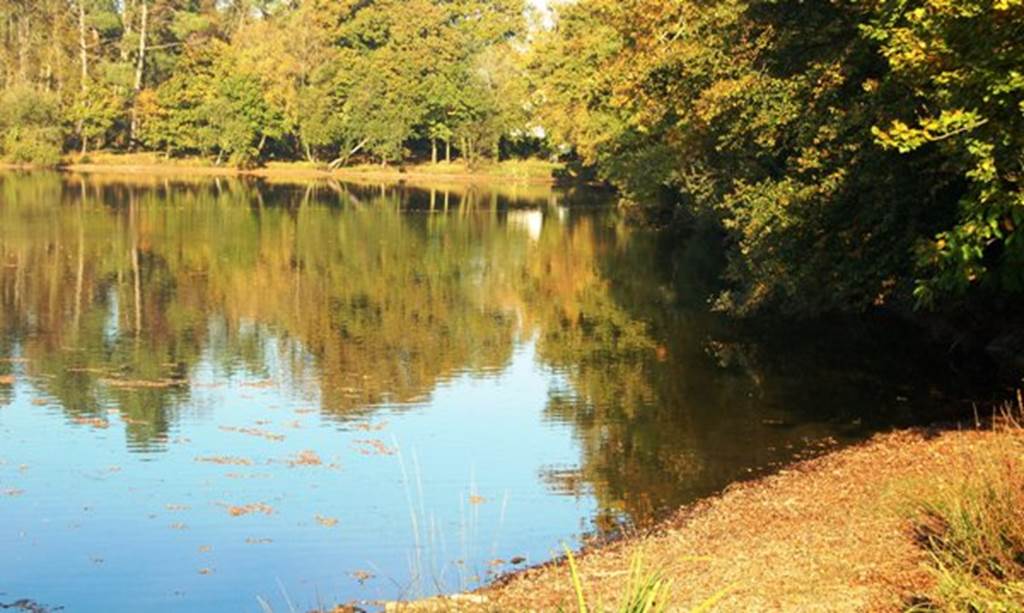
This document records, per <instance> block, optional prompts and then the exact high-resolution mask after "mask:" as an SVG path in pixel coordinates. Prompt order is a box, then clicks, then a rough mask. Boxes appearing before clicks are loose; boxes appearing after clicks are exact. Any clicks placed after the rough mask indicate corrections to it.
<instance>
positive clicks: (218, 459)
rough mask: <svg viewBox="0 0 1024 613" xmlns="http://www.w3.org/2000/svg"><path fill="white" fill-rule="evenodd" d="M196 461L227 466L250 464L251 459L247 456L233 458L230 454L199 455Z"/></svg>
mask: <svg viewBox="0 0 1024 613" xmlns="http://www.w3.org/2000/svg"><path fill="white" fill-rule="evenodd" d="M196 462H206V463H208V464H222V465H229V466H252V460H250V459H248V458H233V457H231V456H205V457H203V456H200V457H198V458H196Z"/></svg>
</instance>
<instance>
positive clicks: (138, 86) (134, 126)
mask: <svg viewBox="0 0 1024 613" xmlns="http://www.w3.org/2000/svg"><path fill="white" fill-rule="evenodd" d="M148 21H149V5H148V4H146V0H142V15H141V19H140V24H139V56H138V58H136V61H135V88H134V93H135V95H134V101H135V102H136V104H137V103H138V100H139V92H141V91H142V79H143V76H144V75H145V71H146V24H147V22H148ZM136 104H133V105H132V123H131V127H130V128H129V132H128V144H129V146H133V145H134V144H135V138H136V134H137V133H138V129H139V111H138V109H137V108H136Z"/></svg>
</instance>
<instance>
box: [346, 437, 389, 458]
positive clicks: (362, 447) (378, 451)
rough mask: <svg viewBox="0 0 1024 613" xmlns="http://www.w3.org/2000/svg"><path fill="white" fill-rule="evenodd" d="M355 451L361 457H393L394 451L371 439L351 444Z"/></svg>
mask: <svg viewBox="0 0 1024 613" xmlns="http://www.w3.org/2000/svg"><path fill="white" fill-rule="evenodd" d="M352 444H353V445H354V446H355V447H356V451H357V452H358V453H360V454H362V455H395V450H394V449H392V448H390V447H388V446H387V445H385V444H384V442H383V441H381V440H378V439H375V438H371V439H359V440H357V441H353V443H352Z"/></svg>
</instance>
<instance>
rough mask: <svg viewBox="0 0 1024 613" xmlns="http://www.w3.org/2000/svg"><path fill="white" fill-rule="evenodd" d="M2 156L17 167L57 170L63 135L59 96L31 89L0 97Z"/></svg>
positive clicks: (14, 90)
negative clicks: (30, 166)
mask: <svg viewBox="0 0 1024 613" xmlns="http://www.w3.org/2000/svg"><path fill="white" fill-rule="evenodd" d="M0 134H2V141H0V144H2V147H3V155H4V157H5V158H6V159H8V160H9V161H11V162H15V163H18V164H39V165H44V166H54V165H56V164H58V163H59V162H60V154H61V146H62V144H63V135H62V132H61V128H60V107H59V102H58V100H57V96H56V95H55V94H52V93H50V92H42V91H37V90H35V89H32V88H30V87H15V88H12V89H9V90H7V91H5V92H3V94H2V95H0Z"/></svg>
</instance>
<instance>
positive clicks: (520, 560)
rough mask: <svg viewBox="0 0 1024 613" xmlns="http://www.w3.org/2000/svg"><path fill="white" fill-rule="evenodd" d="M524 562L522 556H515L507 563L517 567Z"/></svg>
mask: <svg viewBox="0 0 1024 613" xmlns="http://www.w3.org/2000/svg"><path fill="white" fill-rule="evenodd" d="M525 561H526V558H524V557H523V556H516V557H514V558H512V559H511V560H509V562H511V563H512V564H515V565H517V566H518V565H519V564H522V563H523V562H525Z"/></svg>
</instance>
